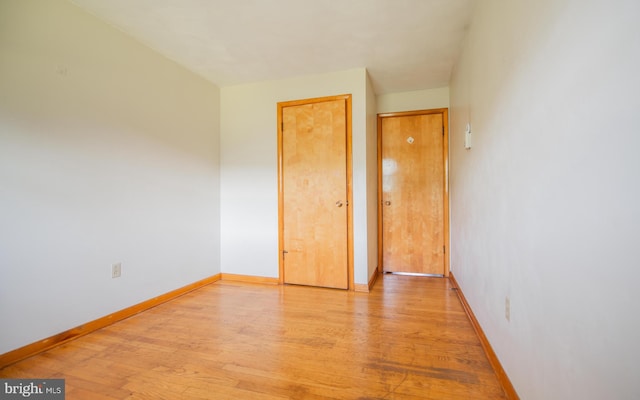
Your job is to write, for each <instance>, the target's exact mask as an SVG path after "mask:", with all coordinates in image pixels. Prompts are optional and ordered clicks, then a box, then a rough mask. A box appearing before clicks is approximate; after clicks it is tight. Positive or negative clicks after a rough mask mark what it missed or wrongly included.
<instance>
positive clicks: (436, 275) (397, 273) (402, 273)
mask: <svg viewBox="0 0 640 400" xmlns="http://www.w3.org/2000/svg"><path fill="white" fill-rule="evenodd" d="M382 273H383V274H391V275H404V276H426V277H431V278H444V275H443V274H421V273H418V272H393V271H382Z"/></svg>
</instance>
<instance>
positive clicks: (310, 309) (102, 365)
mask: <svg viewBox="0 0 640 400" xmlns="http://www.w3.org/2000/svg"><path fill="white" fill-rule="evenodd" d="M0 377H3V378H36V377H37V378H64V379H66V385H67V399H70V400H72V399H86V398H96V399H98V398H104V399H194V400H198V399H226V398H229V399H237V398H243V399H263V400H275V399H318V400H319V399H408V400H411V399H478V400H480V399H505V398H506V397H505V395H504V393H503V391H502V388H501V386H500V385H499V382H498V380H497V378H496V376H495V374H494V372H493V370H492V369H491V366H490V364H489V362H488V360H487V358H486V356H485V355H484V353H483V350H482V346H481V344H480V342H479V340H478V338H477V336H476V335H475V332H474V330H473V328H472V326H471V324H470V323H469V321H468V319H467V316H466V314H465V313H464V310H463V308H462V306H461V304H460V302H459V300H458V298H457V296H456V293H455V292H454V291H452V290H451V285H450V283H449V281H448V280H447V279H443V278H425V277H411V276H397V275H384V276H382V277H381V278H380V279H379V280H378V282H377V283H376V285H375V286H374V288H373V290H372V291H371V292H370V293H354V292H348V291H340V290H332V289H321V288H312V287H303V286H274V285H256V284H248V283H242V282H225V281H218V282H216V283H213V284H211V285H208V286H206V287H203V288H201V289H199V290H196V291H194V292H191V293H188V294H186V295H184V296H182V297H179V298H177V299H175V300H173V301H171V302H168V303H165V304H162V305H160V306H158V307H155V308H153V309H150V310H148V311H146V312H144V313H141V314H138V315H136V316H133V317H131V318H128V319H126V320H123V321H120V322H118V323H116V324H114V325H111V326H109V327H106V328H103V329H101V330H98V331H96V332H93V333H91V334H89V335H86V336H84V337H81V338H78V339H77V340H74V341H71V342H68V343H65V344H64V345H62V346H59V347H56V348H54V349H51V350H49V351H47V352H45V353H42V354H40V355H37V356H34V357H31V358H29V359H26V360H23V361H21V362H19V363H16V364H14V365H11V366H8V367H6V368H4V369H2V370H0Z"/></svg>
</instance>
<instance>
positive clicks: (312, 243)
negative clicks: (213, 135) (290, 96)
mask: <svg viewBox="0 0 640 400" xmlns="http://www.w3.org/2000/svg"><path fill="white" fill-rule="evenodd" d="M349 101H350V96H338V97H331V98H322V99H311V100H305V101H296V102H288V103H280V104H279V105H278V106H279V107H278V108H279V117H280V120H281V124H280V130H281V135H280V136H281V141H280V147H281V149H280V153H281V154H280V157H279V159H280V163H281V165H280V167H281V168H280V170H281V171H280V205H281V208H280V227H281V232H280V238H281V240H280V245H281V254H282V259H281V279H282V280H283V282H284V283H288V284H299V285H311V286H322V287H331V288H340V289H347V288H349V221H350V213H349V208H350V207H349V199H350V193H349V179H348V177H349V174H348V168H349V165H350V164H349V161H350V158H349V153H350V151H349V150H350V149H349V140H348V132H350V130H349V129H348V125H349V124H350V119H349V118H348V111H349V112H350V107H349V104H350V103H349Z"/></svg>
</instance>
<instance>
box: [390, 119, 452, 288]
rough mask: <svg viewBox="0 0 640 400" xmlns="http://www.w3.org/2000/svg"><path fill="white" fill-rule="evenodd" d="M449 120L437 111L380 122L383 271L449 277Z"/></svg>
mask: <svg viewBox="0 0 640 400" xmlns="http://www.w3.org/2000/svg"><path fill="white" fill-rule="evenodd" d="M444 118H445V113H443V112H442V111H440V110H437V112H424V113H422V114H418V113H397V114H393V115H387V116H385V117H380V118H379V120H378V121H379V123H380V124H381V130H380V132H379V135H380V139H379V145H380V147H381V151H380V152H381V160H380V163H381V165H380V172H379V174H380V176H381V181H380V184H381V188H380V198H381V206H380V207H381V209H382V210H381V225H382V226H381V232H382V233H381V238H380V240H381V242H382V243H381V245H382V246H381V247H382V256H381V258H382V265H383V271H386V272H409V273H422V274H438V275H445V246H446V242H445V228H446V227H445V225H446V222H445V221H446V219H445V207H444V205H445V190H446V172H445V170H446V160H445V158H444V157H445V153H444V151H445V145H444V143H445V140H446V135H445V125H444Z"/></svg>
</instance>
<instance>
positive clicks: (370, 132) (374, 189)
mask: <svg viewBox="0 0 640 400" xmlns="http://www.w3.org/2000/svg"><path fill="white" fill-rule="evenodd" d="M366 89H367V140H366V143H367V238H368V239H369V240H368V246H367V257H368V267H367V277H366V279H367V280H366V281H363V280H362V279H363V278H364V277H362V276H361V277H360V278H359V280H358V282H363V283H364V282H367V281H369V280H370V279H371V277H372V276H373V274H374V273H375V272H376V268H377V267H378V125H377V124H378V121H377V115H378V114H377V107H376V93H375V92H374V91H373V83H372V82H371V79H369V74H367V87H366Z"/></svg>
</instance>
